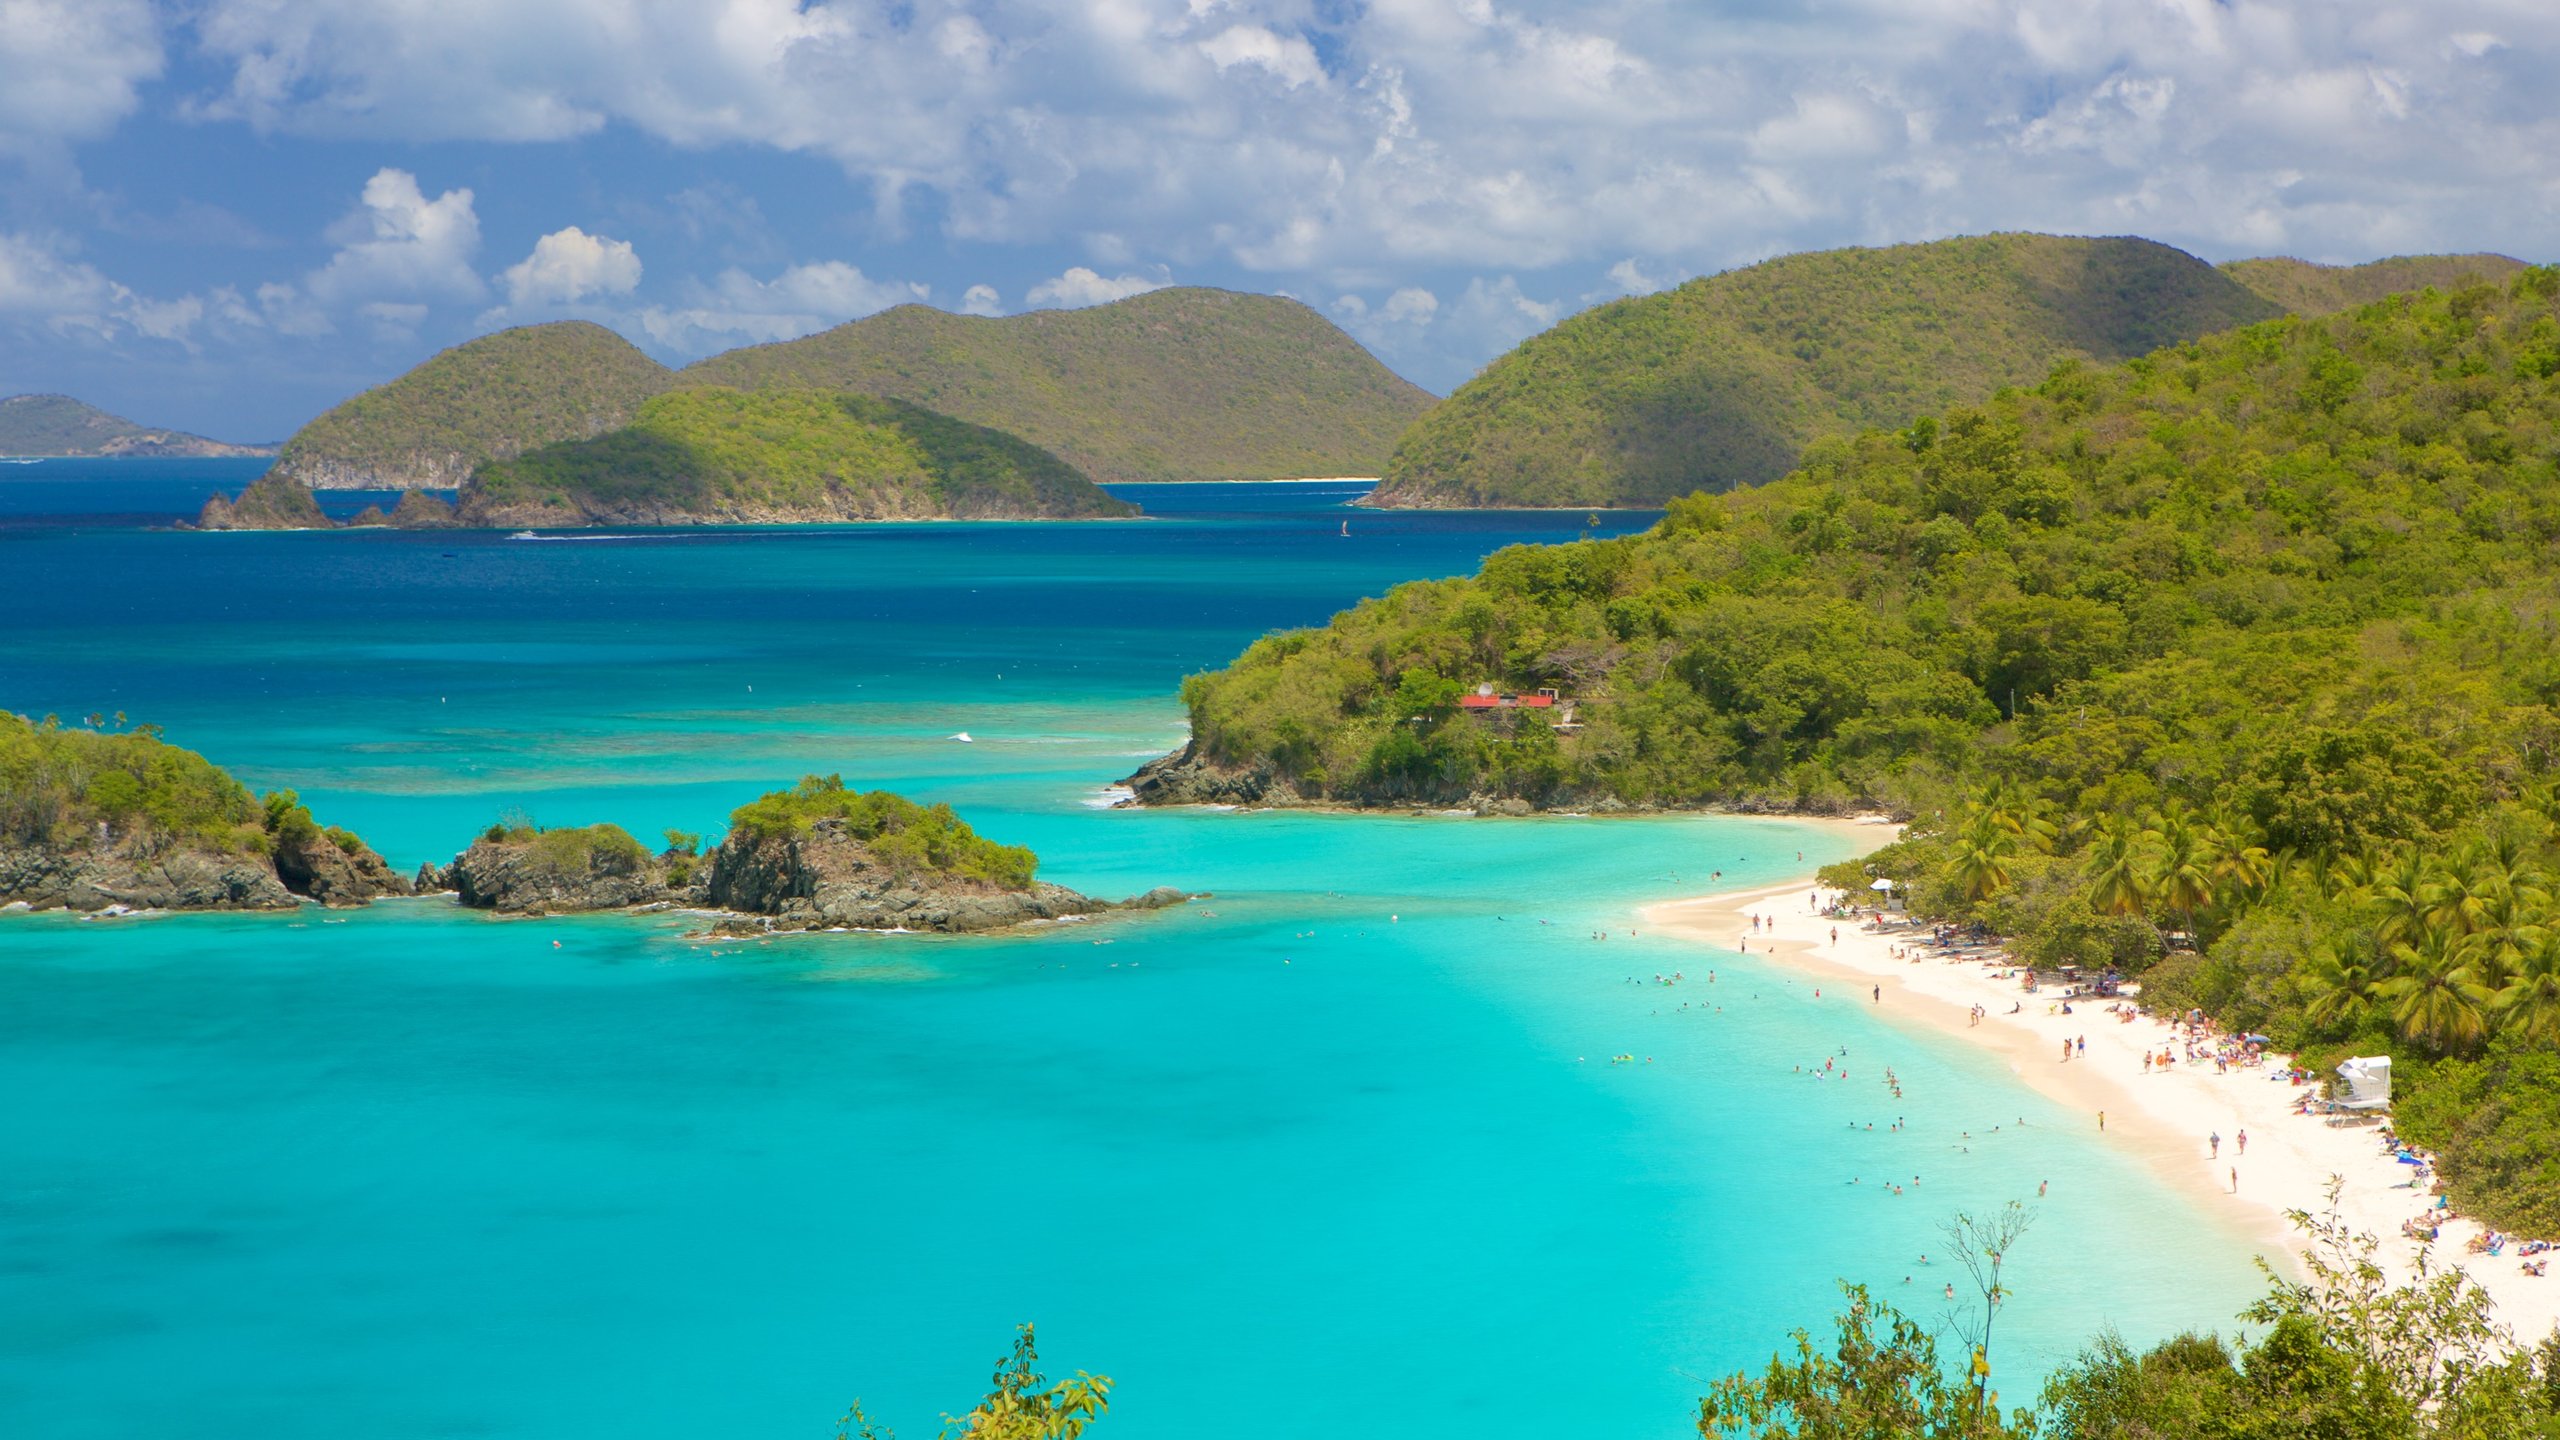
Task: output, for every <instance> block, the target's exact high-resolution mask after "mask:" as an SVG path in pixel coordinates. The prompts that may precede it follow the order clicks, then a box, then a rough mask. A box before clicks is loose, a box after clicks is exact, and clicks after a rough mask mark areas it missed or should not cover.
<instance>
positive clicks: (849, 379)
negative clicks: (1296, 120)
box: [276, 288, 1432, 490]
mask: <svg viewBox="0 0 2560 1440" xmlns="http://www.w3.org/2000/svg"><path fill="white" fill-rule="evenodd" d="M707 387H716V388H721V389H728V390H742V391H764V390H794V391H805V390H824V391H837V392H847V393H852V394H858V395H864V396H870V397H873V398H876V399H883V400H896V401H904V402H906V403H908V404H912V405H918V406H922V407H925V408H927V409H929V410H931V411H934V412H936V413H939V414H942V415H947V416H950V417H952V418H954V419H957V420H960V421H964V422H966V423H969V424H972V425H978V426H984V427H987V428H989V429H993V430H999V431H1003V432H1006V433H1008V434H1011V435H1016V436H1019V437H1021V438H1022V439H1023V440H1025V441H1027V442H1029V443H1030V444H1032V445H1034V446H1037V447H1039V448H1041V449H1043V450H1047V451H1049V452H1051V453H1053V454H1055V455H1056V456H1058V457H1059V458H1060V459H1062V460H1064V461H1065V462H1066V463H1067V464H1068V465H1069V466H1071V467H1073V468H1074V469H1075V470H1077V471H1079V472H1080V473H1082V474H1083V475H1084V477H1085V478H1086V479H1088V480H1093V481H1105V482H1107V481H1113V480H1263V479H1294V478H1298V477H1302V476H1308V475H1374V474H1377V473H1378V470H1379V467H1380V466H1381V465H1383V464H1384V463H1385V460H1386V456H1387V452H1388V450H1389V448H1390V447H1391V446H1392V445H1393V444H1394V443H1395V439H1396V436H1397V435H1399V434H1400V433H1402V432H1403V430H1404V428H1405V426H1406V425H1407V424H1408V423H1410V422H1411V421H1412V420H1413V419H1414V417H1416V416H1418V415H1420V414H1421V413H1422V412H1423V411H1424V410H1426V409H1428V408H1429V407H1430V406H1431V404H1432V396H1431V395H1430V394H1429V392H1427V391H1424V390H1422V389H1420V388H1418V387H1416V386H1414V385H1412V384H1410V383H1408V382H1406V381H1404V380H1402V379H1400V378H1398V377H1397V376H1396V375H1395V374H1393V373H1392V372H1391V371H1389V370H1388V369H1387V368H1386V367H1385V366H1383V365H1381V364H1379V363H1378V361H1377V359H1376V358H1375V357H1374V356H1372V355H1370V354H1369V352H1368V351H1367V350H1365V349H1362V348H1361V346H1360V345H1359V343H1358V342H1357V341H1354V340H1353V339H1352V338H1351V337H1350V336H1348V335H1346V334H1344V333H1342V331H1341V330H1339V329H1338V328H1336V327H1335V326H1334V325H1333V324H1332V323H1331V322H1329V321H1327V320H1326V319H1325V318H1324V317H1323V316H1321V315H1318V314H1317V313H1316V312H1315V311H1313V310H1310V309H1308V308H1307V307H1306V306H1304V305H1302V304H1300V303H1298V302H1297V301H1295V300H1291V299H1287V298H1285V297H1281V296H1270V295H1245V294H1238V293H1234V292H1230V291H1224V290H1208V289H1198V288H1174V289H1166V290H1157V291H1152V292H1149V293H1147V294H1144V295H1139V296H1135V297H1132V298H1130V299H1127V300H1120V301H1115V302H1113V303H1111V304H1108V305H1098V306H1094V307H1092V308H1090V309H1084V310H1057V311H1034V312H1031V313H1028V314H1023V315H1015V316H1008V317H1004V318H999V319H988V318H981V317H977V316H967V315H954V314H950V313H949V312H947V311H942V310H935V309H932V308H930V307H927V306H922V305H904V306H900V307H898V308H896V309H893V310H888V311H883V312H882V313H880V314H877V315H873V316H870V317H868V318H866V319H862V320H856V321H853V322H851V323H849V324H845V325H840V326H837V327H836V328H834V329H832V330H828V331H824V332H821V333H819V334H816V335H811V336H808V337H806V338H804V339H800V340H793V341H788V342H784V343H780V344H773V345H759V346H754V347H750V348H748V349H743V350H735V351H731V352H729V353H727V354H725V355H715V356H713V357H711V358H710V359H707V360H704V361H701V362H700V363H698V364H695V365H693V366H691V367H689V368H687V369H684V370H681V371H671V370H668V369H666V368H665V367H664V366H661V365H659V364H658V363H657V362H656V361H654V360H652V359H650V358H649V357H648V356H647V355H645V354H642V353H641V352H640V351H639V350H638V349H637V348H635V347H634V346H632V345H631V344H630V343H629V342H627V341H625V340H623V339H622V338H621V337H620V336H618V335H615V334H614V333H613V332H611V331H609V330H606V329H604V328H603V327H601V326H597V325H591V324H587V323H585V322H583V321H563V322H559V323H555V324H547V325H535V326H527V327H523V328H520V329H514V330H503V331H500V332H498V333H496V334H494V335H487V336H483V337H481V338H480V339H477V340H473V341H470V342H469V343H467V344H463V345H458V346H455V347H454V348H452V349H450V350H447V351H445V352H443V353H442V354H439V355H437V356H435V357H434V358H432V359H430V360H428V361H426V362H425V363H424V364H421V365H419V366H418V367H417V368H416V369H414V370H411V371H410V372H409V373H408V374H406V375H403V376H401V377H399V378H398V379H395V380H392V381H389V382H387V383H385V384H382V385H378V386H375V387H373V388H372V389H370V390H367V391H365V392H364V393H363V394H360V395H357V396H355V397H354V398H353V399H350V400H348V401H346V402H345V403H343V404H341V405H339V406H337V407H336V408H334V409H332V410H330V411H328V412H327V413H325V414H323V415H321V416H320V417H319V418H317V419H315V420H313V421H312V422H311V423H310V424H309V425H306V426H304V427H303V428H302V429H301V430H300V431H299V432H297V433H296V434H295V435H294V436H293V437H292V438H291V439H290V440H288V441H286V442H285V445H284V449H283V453H282V454H281V455H280V457H279V458H278V461H277V465H276V471H277V473H278V474H280V475H282V476H284V477H285V478H287V479H290V480H293V481H296V482H298V483H300V484H302V485H305V486H309V487H312V488H318V489H386V490H393V489H438V490H444V489H459V488H461V486H462V485H463V483H464V482H465V481H466V480H468V479H469V478H470V477H471V476H472V475H473V474H475V473H477V472H478V471H479V470H480V469H481V468H482V467H483V466H486V465H489V464H492V463H496V462H503V461H510V460H514V459H517V458H519V457H521V456H524V455H527V454H529V453H531V452H533V451H536V450H539V449H541V448H543V447H544V446H548V445H556V444H561V443H564V442H574V441H581V440H592V439H596V438H598V437H600V436H602V435H605V434H607V433H608V432H611V431H614V430H618V429H621V428H623V427H624V426H627V425H629V424H630V423H631V422H632V421H633V420H634V419H635V418H636V417H638V416H639V414H640V411H641V407H642V406H643V405H644V404H645V403H647V402H648V401H649V400H650V399H651V398H652V397H654V396H658V395H662V394H668V393H674V392H680V391H684V390H688V389H695V388H707Z"/></svg>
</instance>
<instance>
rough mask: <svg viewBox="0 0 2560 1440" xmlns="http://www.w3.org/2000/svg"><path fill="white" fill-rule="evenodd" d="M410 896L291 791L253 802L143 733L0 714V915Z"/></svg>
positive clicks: (365, 850)
mask: <svg viewBox="0 0 2560 1440" xmlns="http://www.w3.org/2000/svg"><path fill="white" fill-rule="evenodd" d="M407 893H409V885H408V882H407V881H405V880H403V879H401V878H400V876H399V875H398V874H397V873H395V872H394V871H393V870H392V869H391V867H390V866H389V865H387V864H385V863H384V862H383V859H382V857H381V856H379V855H377V854H375V853H374V852H373V850H372V849H371V847H369V846H367V845H366V844H365V843H364V842H363V841H362V840H360V839H358V838H357V837H356V836H355V835H353V834H352V833H350V832H348V831H346V830H342V829H339V828H337V827H335V826H322V825H321V824H320V823H319V822H317V821H316V820H314V819H313V818H312V815H311V811H310V809H309V808H308V807H306V806H305V805H304V804H303V803H302V801H301V798H300V797H299V796H297V795H295V794H294V793H293V792H292V791H290V790H274V791H269V792H268V793H267V794H266V795H264V796H253V795H251V794H250V793H249V790H248V788H247V787H246V786H243V785H242V784H240V782H238V781H237V780H234V779H232V778H231V776H230V775H229V774H228V773H227V772H225V771H224V770H223V769H222V768H221V767H220V766H217V765H215V764H214V763H212V762H211V761H209V760H207V759H205V758H204V757H203V756H202V755H199V754H197V753H195V752H194V751H192V750H185V749H181V748H179V747H178V746H175V745H171V744H169V743H167V742H166V741H164V740H162V739H161V738H160V736H159V732H158V731H156V730H155V729H153V728H152V727H150V726H147V725H146V726H141V727H138V728H136V729H133V730H122V731H120V730H111V729H107V728H104V722H103V721H100V722H98V723H96V724H93V725H90V726H77V725H64V724H62V723H60V722H59V721H57V720H55V719H53V718H52V717H50V716H48V717H46V718H45V719H43V720H29V719H27V718H26V717H24V716H20V715H10V714H5V713H0V907H8V908H25V909H34V910H86V911H98V910H108V909H117V908H121V909H126V910H290V909H293V908H294V907H296V906H298V905H300V904H302V903H303V902H305V901H317V902H319V903H321V904H323V905H333V906H335V905H361V904H363V903H365V902H367V901H369V900H373V899H376V898H378V897H381V896H384V895H405V894H407Z"/></svg>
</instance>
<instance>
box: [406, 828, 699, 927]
mask: <svg viewBox="0 0 2560 1440" xmlns="http://www.w3.org/2000/svg"><path fill="white" fill-rule="evenodd" d="M682 858H683V857H679V856H674V855H651V854H650V853H649V851H648V849H647V847H645V846H643V845H642V844H641V843H640V842H639V841H637V840H634V839H632V838H631V835H630V833H629V832H628V831H625V830H623V829H622V828H621V827H620V826H616V825H589V826H586V827H583V828H581V829H576V830H533V829H530V828H518V829H512V830H510V829H503V828H499V827H492V828H491V829H490V831H489V832H488V833H486V834H483V835H482V836H481V837H480V838H479V839H478V840H476V841H473V842H472V845H471V848H470V849H468V850H465V851H463V852H462V853H461V854H459V855H457V856H455V857H453V863H452V864H450V865H447V866H445V867H443V868H442V869H433V868H429V869H424V870H421V871H419V872H418V879H417V888H419V889H420V890H449V891H452V892H453V894H454V896H455V897H456V898H457V899H459V900H460V901H461V902H462V903H463V904H464V905H467V906H469V907H471V908H472V909H475V910H495V911H497V912H498V913H500V914H502V915H574V914H580V913H583V912H587V911H594V910H628V909H631V908H634V907H636V906H642V905H660V904H666V903H668V902H670V901H693V900H697V899H698V898H699V890H698V888H697V887H695V886H693V885H691V884H690V883H688V877H686V876H684V875H682V874H679V873H671V872H674V871H677V870H678V865H677V862H678V861H680V860H681V859H682Z"/></svg>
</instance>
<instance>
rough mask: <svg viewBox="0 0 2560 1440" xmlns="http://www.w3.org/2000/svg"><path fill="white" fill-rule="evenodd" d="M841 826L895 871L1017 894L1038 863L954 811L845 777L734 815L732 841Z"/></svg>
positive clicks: (760, 801)
mask: <svg viewBox="0 0 2560 1440" xmlns="http://www.w3.org/2000/svg"><path fill="white" fill-rule="evenodd" d="M821 823H827V824H831V825H834V826H840V827H842V829H843V832H844V833H845V834H846V835H848V836H850V837H851V838H852V839H855V840H859V841H861V842H862V843H863V844H864V845H866V846H867V847H869V849H870V851H871V854H872V856H873V857H874V858H875V859H877V860H879V861H881V862H882V863H884V864H886V865H888V866H889V867H891V868H892V869H895V870H902V871H910V872H918V873H923V874H930V875H937V876H949V877H952V878H956V879H962V880H978V881H984V882H986V883H988V884H991V885H1000V886H1003V887H1005V888H1007V889H1011V890H1020V889H1024V888H1026V887H1028V886H1029V885H1030V884H1031V881H1032V878H1033V876H1034V875H1035V874H1036V873H1037V872H1038V870H1039V867H1040V861H1039V857H1037V856H1035V855H1033V854H1032V853H1031V852H1030V851H1029V850H1027V849H1025V848H1023V847H1022V846H1019V845H999V844H997V843H996V842H995V841H992V840H989V839H986V838H984V837H983V836H981V835H979V834H978V832H977V831H975V830H972V829H970V828H969V822H967V821H965V820H963V819H961V818H960V817H959V816H958V815H956V814H954V813H952V809H951V807H950V806H949V805H943V804H934V805H919V804H917V803H915V802H914V801H912V800H909V799H907V798H906V797H905V796H902V795H895V794H892V793H890V792H889V791H886V790H860V791H857V790H849V789H847V788H846V787H845V783H844V777H843V776H841V775H811V776H807V777H805V778H803V779H802V780H801V781H800V783H799V784H797V785H795V786H793V787H792V788H790V789H788V790H776V791H773V792H772V793H770V794H768V795H764V796H761V797H759V798H757V799H755V800H751V801H749V802H747V803H746V804H744V805H741V806H739V807H738V808H737V809H735V810H733V811H731V812H730V813H729V833H730V841H731V843H733V844H734V843H735V842H736V841H737V840H738V839H739V838H740V837H745V838H747V839H749V840H768V839H788V838H790V837H792V836H796V835H806V834H808V833H810V832H811V831H812V830H813V829H815V828H816V827H817V826H818V825H820V824H821Z"/></svg>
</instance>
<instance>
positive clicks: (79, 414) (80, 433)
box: [0, 395, 275, 456]
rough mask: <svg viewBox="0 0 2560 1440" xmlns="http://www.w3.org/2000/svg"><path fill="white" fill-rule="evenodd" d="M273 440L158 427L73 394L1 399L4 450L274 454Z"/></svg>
mask: <svg viewBox="0 0 2560 1440" xmlns="http://www.w3.org/2000/svg"><path fill="white" fill-rule="evenodd" d="M274 453H275V447H274V446H273V445H230V444H225V443H224V442H222V441H220V440H207V439H206V438H204V437H203V436H201V435H190V434H188V433H186V432H185V431H183V430H154V429H152V428H150V427H149V426H145V425H136V424H134V423H133V422H132V421H130V420H127V419H125V418H124V417H123V416H121V415H110V414H108V413H107V412H106V411H104V410H101V409H99V408H98V407H97V406H95V405H88V404H84V403H82V402H80V401H78V400H74V399H72V398H71V397H70V396H68V395H12V396H9V397H8V398H7V399H0V455H76V456H203V455H272V454H274Z"/></svg>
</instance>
